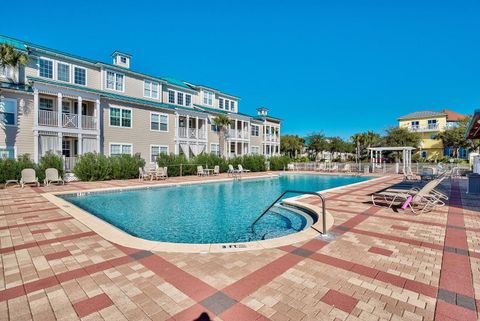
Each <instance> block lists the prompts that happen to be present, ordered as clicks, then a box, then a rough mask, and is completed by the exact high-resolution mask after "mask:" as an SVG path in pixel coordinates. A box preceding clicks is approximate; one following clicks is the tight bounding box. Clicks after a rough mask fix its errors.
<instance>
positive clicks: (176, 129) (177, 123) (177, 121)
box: [175, 113, 180, 154]
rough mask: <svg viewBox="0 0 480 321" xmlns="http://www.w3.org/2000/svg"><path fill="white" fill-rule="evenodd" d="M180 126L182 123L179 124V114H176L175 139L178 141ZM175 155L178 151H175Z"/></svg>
mask: <svg viewBox="0 0 480 321" xmlns="http://www.w3.org/2000/svg"><path fill="white" fill-rule="evenodd" d="M179 125H180V123H179V119H178V114H177V113H175V139H178V126H179ZM175 148H176V147H175ZM175 154H177V152H176V151H175Z"/></svg>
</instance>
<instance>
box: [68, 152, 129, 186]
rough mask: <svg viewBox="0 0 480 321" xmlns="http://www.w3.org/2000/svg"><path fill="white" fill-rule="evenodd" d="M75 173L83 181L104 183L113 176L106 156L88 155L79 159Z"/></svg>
mask: <svg viewBox="0 0 480 321" xmlns="http://www.w3.org/2000/svg"><path fill="white" fill-rule="evenodd" d="M137 171H138V169H137ZM73 173H74V174H75V176H76V177H77V178H78V179H80V180H82V181H104V180H106V179H109V178H110V175H111V166H110V161H109V160H108V158H107V157H106V156H105V155H102V154H97V153H86V154H83V155H80V156H79V157H78V160H77V164H76V165H75V168H74V169H73Z"/></svg>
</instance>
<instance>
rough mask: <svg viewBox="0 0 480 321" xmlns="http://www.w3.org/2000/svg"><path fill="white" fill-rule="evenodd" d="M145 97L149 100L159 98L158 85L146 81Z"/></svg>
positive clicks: (144, 83)
mask: <svg viewBox="0 0 480 321" xmlns="http://www.w3.org/2000/svg"><path fill="white" fill-rule="evenodd" d="M143 96H144V97H149V98H158V83H157V82H153V81H149V80H145V81H144V82H143Z"/></svg>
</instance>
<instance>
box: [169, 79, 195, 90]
mask: <svg viewBox="0 0 480 321" xmlns="http://www.w3.org/2000/svg"><path fill="white" fill-rule="evenodd" d="M161 79H162V80H165V81H166V82H167V83H169V84H172V85H175V86H178V87H183V88H187V89H190V90H193V88H192V87H190V86H189V85H187V84H186V83H185V82H184V81H182V80H178V79H175V78H172V77H162V78H161Z"/></svg>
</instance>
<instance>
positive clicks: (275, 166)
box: [268, 156, 293, 171]
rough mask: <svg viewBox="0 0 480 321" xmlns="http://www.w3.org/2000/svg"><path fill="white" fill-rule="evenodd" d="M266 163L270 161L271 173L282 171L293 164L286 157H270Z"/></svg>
mask: <svg viewBox="0 0 480 321" xmlns="http://www.w3.org/2000/svg"><path fill="white" fill-rule="evenodd" d="M268 161H270V170H271V171H282V170H284V169H286V168H287V164H289V163H292V162H293V161H292V159H291V158H290V157H288V156H272V157H270V158H269V159H268Z"/></svg>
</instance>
